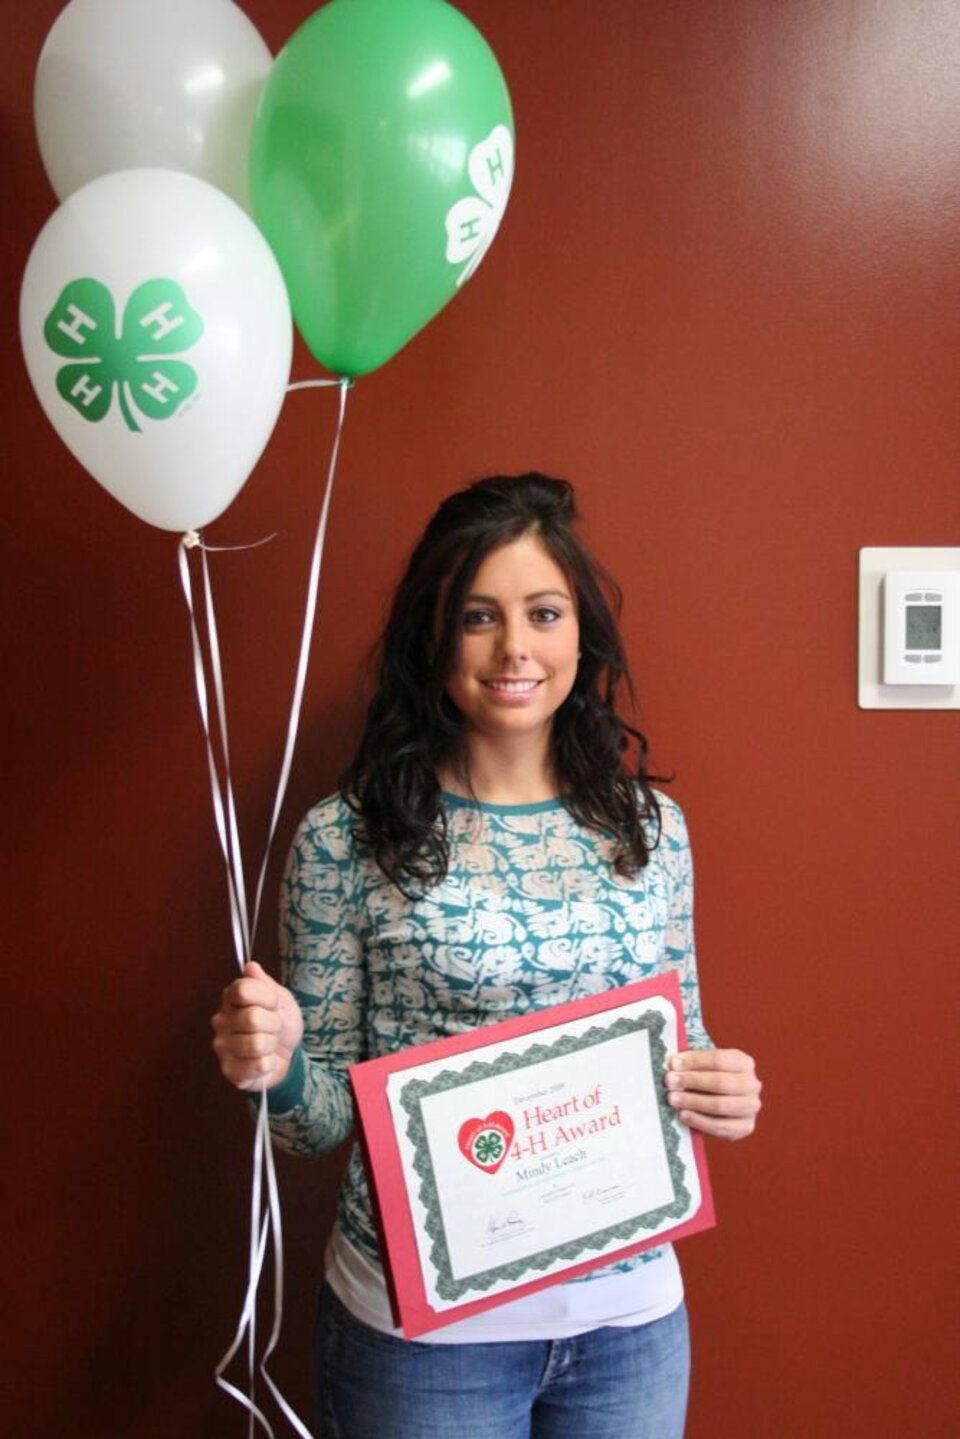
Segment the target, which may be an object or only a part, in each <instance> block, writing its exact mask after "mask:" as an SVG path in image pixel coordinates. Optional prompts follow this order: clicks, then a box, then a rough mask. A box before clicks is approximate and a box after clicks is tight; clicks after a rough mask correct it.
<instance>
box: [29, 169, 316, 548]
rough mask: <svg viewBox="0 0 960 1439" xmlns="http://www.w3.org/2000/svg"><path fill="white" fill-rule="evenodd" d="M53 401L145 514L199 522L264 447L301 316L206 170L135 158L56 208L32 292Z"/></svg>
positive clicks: (48, 396) (165, 521) (80, 442)
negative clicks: (157, 165) (151, 166)
mask: <svg viewBox="0 0 960 1439" xmlns="http://www.w3.org/2000/svg"><path fill="white" fill-rule="evenodd" d="M20 338H21V342H22V344H23V351H24V355H25V357H26V362H27V370H28V371H29V374H30V379H31V381H32V382H33V386H34V389H35V390H36V392H37V395H38V397H39V399H40V403H41V405H42V406H43V408H44V410H45V411H46V414H47V417H48V419H49V420H50V422H51V424H52V425H53V426H54V428H55V429H56V430H57V432H58V433H59V435H60V437H61V439H62V440H63V441H64V442H65V444H66V445H67V446H68V447H69V448H70V449H71V450H72V451H73V453H74V455H76V457H77V459H78V460H79V461H80V463H81V464H82V465H83V466H84V467H85V468H86V469H87V470H89V472H90V473H91V474H92V475H93V476H94V478H95V479H97V480H99V481H100V483H101V484H102V485H103V487H104V488H105V489H106V490H108V491H109V492H110V494H112V495H113V496H114V497H115V498H116V499H118V500H120V502H121V503H122V504H124V505H126V506H127V508H128V509H130V510H132V511H133V513H134V514H135V515H139V517H140V518H141V519H143V520H146V521H147V522H148V523H149V524H151V525H158V526H159V527H160V528H161V529H165V530H178V531H183V530H189V529H199V528H200V527H201V526H202V525H205V524H208V523H209V522H210V521H211V520H212V519H214V518H215V517H216V516H217V515H219V514H220V513H221V512H222V511H223V510H225V509H226V507H227V506H228V505H229V504H230V502H231V500H233V498H234V497H235V495H236V494H237V493H238V491H239V490H240V489H241V487H242V486H243V484H244V482H245V481H246V479H247V476H248V475H249V474H250V471H251V470H252V469H253V467H254V465H255V464H256V463H257V460H258V459H259V458H260V455H261V453H262V452H263V448H264V446H265V445H266V443H267V440H268V439H269V438H270V434H271V432H272V430H273V427H274V425H275V423H276V420H277V416H278V414H279V413H280V407H281V405H282V404H283V398H284V394H285V393H286V387H287V384H288V382H289V378H290V360H291V354H292V348H293V322H292V319H291V315H290V303H289V300H288V299H287V292H286V287H285V285H284V282H283V278H282V276H281V274H280V270H279V267H278V265H277V262H276V260H275V259H274V257H273V252H272V250H271V249H270V247H269V245H268V244H267V242H266V240H265V239H264V238H263V236H262V235H261V233H260V231H259V230H258V229H257V227H256V225H255V224H254V223H253V221H252V220H251V219H250V218H249V216H247V215H246V214H244V212H243V210H241V209H240V207H239V205H236V204H234V202H233V201H232V200H231V199H229V198H228V197H227V196H226V195H224V194H223V193H222V192H221V191H220V190H216V189H214V187H213V186H212V185H207V184H206V183H205V182H204V181H202V180H197V179H194V178H193V177H192V176H190V175H179V174H175V173H173V172H172V171H166V170H122V171H118V172H117V173H116V174H114V175H105V176H103V177H102V178H101V179H99V180H94V181H92V182H91V183H90V184H89V185H85V186H84V187H83V189H81V190H78V191H77V192H76V194H74V195H71V196H70V198H69V199H68V200H66V201H64V203H63V204H62V205H61V206H60V208H59V210H57V211H56V213H55V214H53V215H52V216H51V217H50V219H49V220H48V221H47V224H46V225H45V226H44V228H43V230H42V231H41V232H40V235H39V237H38V239H37V241H36V244H35V245H34V247H33V250H32V252H31V254H30V259H29V261H28V263H27V268H26V272H25V274H24V278H23V286H22V289H21V292H20Z"/></svg>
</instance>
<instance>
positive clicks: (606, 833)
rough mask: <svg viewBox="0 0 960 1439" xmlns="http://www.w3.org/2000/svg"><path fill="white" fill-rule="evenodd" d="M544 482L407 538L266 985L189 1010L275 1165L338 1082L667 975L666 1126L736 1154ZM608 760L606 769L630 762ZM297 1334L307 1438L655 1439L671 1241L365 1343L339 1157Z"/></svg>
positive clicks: (588, 576) (748, 1089)
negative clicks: (684, 1042) (355, 737)
mask: <svg viewBox="0 0 960 1439" xmlns="http://www.w3.org/2000/svg"><path fill="white" fill-rule="evenodd" d="M576 518H577V516H576V510H575V506H574V498H573V491H572V488H571V487H570V485H568V484H567V483H566V482H564V481H562V480H554V479H548V478H546V477H545V476H542V475H537V474H529V475H522V476H518V477H494V478H491V479H486V480H480V481H478V482H477V483H476V484H474V485H471V486H470V487H469V488H468V489H465V490H461V491H458V492H457V493H456V494H454V495H451V496H450V497H449V498H448V499H447V500H446V501H445V502H444V503H443V504H442V505H441V506H440V508H439V510H438V511H437V513H436V514H435V515H434V517H433V519H432V520H431V521H430V523H429V525H428V526H427V529H426V531H425V533H424V535H423V537H422V538H421V540H420V542H419V544H418V545H417V547H416V549H415V550H414V552H413V555H412V557H411V560H410V563H409V565H408V568H407V571H406V574H405V575H404V577H403V579H402V580H401V582H400V585H399V587H398V589H397V592H396V595H395V598H394V602H393V606H392V610H391V613H390V617H389V619H388V622H387V626H386V629H385V632H384V635H383V639H382V641H381V653H380V673H379V683H378V686H377V690H376V693H375V696H374V698H373V701H372V703H371V705H370V709H369V711H368V715H367V720H366V725H365V728H364V733H363V736H362V739H361V742H360V747H359V750H358V753H357V756H356V758H355V760H354V762H353V764H352V765H351V766H350V768H349V770H348V771H347V773H346V775H345V777H344V780H343V782H342V785H341V789H340V792H339V793H338V794H337V795H335V796H334V797H333V798H331V799H328V800H326V801H324V802H323V803H321V804H319V805H318V806H317V807H316V808H315V809H313V810H311V812H310V813H309V814H308V815H307V817H306V819H305V820H304V821H303V823H302V825H301V826H300V829H299V831H298V833H297V836H296V839H295V841H294V844H293V849H292V852H291V855H290V859H289V862H288V865H287V870H286V875H285V879H284V886H283V894H282V905H281V948H282V954H283V959H284V978H285V981H286V984H287V985H288V986H289V987H284V986H281V985H279V984H277V983H276V982H275V981H274V980H273V979H271V978H270V977H269V976H268V975H267V974H266V973H265V972H264V970H263V969H262V968H261V967H260V966H259V965H257V964H251V965H249V966H248V968H247V970H246V973H245V975H244V977H243V978H241V979H239V980H236V981H235V982H234V983H233V984H231V985H230V986H229V987H228V989H227V990H225V992H224V996H223V1003H222V1006H221V1009H220V1011H219V1013H218V1014H217V1015H216V1016H215V1017H214V1020H213V1026H214V1030H215V1036H216V1037H215V1040H214V1048H215V1050H216V1052H217V1055H218V1057H219V1060H220V1065H221V1069H222V1071H223V1073H224V1075H225V1076H226V1078H227V1079H228V1080H230V1081H231V1082H232V1083H233V1084H235V1085H236V1086H237V1087H238V1088H240V1089H245V1090H259V1089H262V1088H267V1089H269V1100H268V1102H269V1108H270V1112H271V1116H272V1127H273V1132H274V1135H275V1137H276V1139H277V1141H278V1143H280V1144H281V1145H283V1146H284V1147H285V1148H287V1149H289V1150H291V1151H293V1152H294V1153H297V1154H304V1155H313V1154H318V1153H323V1152H324V1151H325V1150H329V1149H332V1148H333V1147H334V1146H336V1145H338V1144H339V1143H341V1142H342V1140H343V1139H345V1138H346V1136H347V1135H348V1133H349V1131H350V1128H351V1123H352V1106H351V1099H350V1090H349V1085H348V1080H347V1069H348V1066H349V1065H350V1064H352V1063H354V1062H355V1061H357V1060H358V1059H364V1058H371V1057H373V1056H375V1055H380V1054H385V1053H388V1052H391V1051H395V1050H399V1049H403V1048H407V1047H409V1046H411V1045H418V1044H423V1043H425V1042H427V1041H429V1040H433V1039H438V1038H443V1037H445V1036H448V1035H454V1034H459V1033H462V1032H463V1031H464V1030H467V1029H472V1028H475V1027H478V1026H481V1025H485V1024H488V1023H492V1022H494V1021H496V1020H500V1019H504V1018H507V1017H509V1016H513V1015H517V1014H523V1013H527V1012H529V1011H531V1010H539V1009H542V1008H544V1007H546V1006H548V1005H554V1004H559V1003H562V1002H564V1001H567V1000H571V999H577V998H580V997H582V996H583V995H587V994H593V993H596V992H598V991H601V990H606V989H610V988H612V987H615V986H618V985H623V984H626V983H629V982H630V981H632V980H637V979H643V978H648V977H650V976H652V975H655V974H658V973H660V972H662V971H664V970H666V969H673V970H675V971H677V973H678V974H679V977H680V982H681V986H682V992H683V994H684V1002H685V1008H686V1014H685V1019H686V1027H687V1034H688V1039H689V1043H690V1049H689V1050H688V1051H686V1052H685V1053H683V1054H678V1055H674V1056H672V1057H671V1060H670V1064H669V1068H668V1071H667V1073H666V1075H665V1077H664V1082H665V1084H666V1086H667V1089H668V1098H669V1102H670V1103H671V1104H672V1105H673V1106H674V1107H675V1109H676V1110H677V1112H678V1115H679V1118H680V1119H681V1121H682V1122H683V1123H685V1124H688V1125H690V1126H691V1127H692V1128H694V1129H698V1130H701V1131H702V1132H704V1133H706V1134H713V1135H719V1136H722V1137H724V1138H728V1139H739V1138H742V1137H743V1136H745V1135H747V1134H749V1133H750V1132H751V1131H752V1129H753V1127H754V1123H755V1120H756V1115H757V1111H758V1110H759V1108H760V1084H759V1081H758V1080H757V1078H756V1075H755V1072H754V1063H753V1060H752V1059H751V1058H750V1057H749V1056H748V1055H746V1054H743V1053H741V1052H740V1051H738V1050H718V1049H714V1048H713V1047H712V1046H711V1043H710V1040H709V1038H708V1036H707V1034H706V1031H705V1030H704V1027H703V1020H702V1017H701V1012H700V998H699V990H698V984H697V972H696V962H695V957H694V946H693V921H692V900H693V894H692V870H691V862H690V850H689V844H688V840H687V832H686V828H685V825H684V820H683V816H682V815H681V812H680V810H679V809H678V807H677V805H676V804H675V803H673V802H672V801H670V800H668V799H667V798H665V797H664V796H662V795H658V794H657V793H655V792H654V790H653V789H652V788H651V787H650V784H649V783H648V778H647V773H646V743H645V741H644V739H643V736H642V735H640V734H639V733H638V732H637V731H635V730H633V729H632V728H630V727H629V726H628V725H627V724H626V723H625V721H624V720H623V719H622V718H621V717H620V716H619V715H618V713H617V699H618V694H619V691H620V689H621V687H622V686H623V685H624V684H625V683H628V682H629V681H628V675H627V666H626V661H625V659H624V655H623V650H622V646H621V643H620V638H619V635H618V633H617V627H616V623H615V621H614V618H613V615H612V613H611V608H610V605H609V604H608V602H607V599H606V598H605V593H604V591H605V590H609V591H612V593H614V594H615V595H616V593H617V592H616V589H615V586H613V585H612V582H610V581H609V580H608V579H607V578H606V577H605V576H604V574H603V572H602V571H601V570H600V569H599V567H598V565H597V564H596V562H595V561H594V560H593V559H592V558H591V557H590V555H589V554H588V552H587V551H586V549H585V548H584V546H583V544H582V542H581V541H580V539H579V538H578V536H577V534H576V531H575V523H576ZM631 770H632V773H631ZM326 1267H327V1277H326V1284H325V1286H324V1288H323V1290H322V1293H321V1299H320V1309H319V1318H318V1328H317V1340H316V1361H317V1402H318V1423H319V1426H320V1427H319V1432H320V1433H321V1434H322V1435H324V1439H328V1436H329V1439H336V1436H339V1439H453V1436H456V1439H568V1436H570V1439H572V1436H577V1439H582V1436H584V1435H589V1436H590V1439H614V1436H615V1439H678V1436H680V1435H682V1433H683V1425H684V1413H685V1408H686V1394H687V1377H688V1367H689V1348H688V1340H687V1326H686V1314H685V1311H684V1306H683V1288H682V1283H681V1279H680V1272H679V1268H678V1265H677V1260H676V1257H675V1255H674V1253H673V1250H672V1248H671V1247H670V1246H669V1245H665V1246H663V1247H661V1248H657V1249H653V1250H649V1251H646V1252H645V1253H643V1254H641V1255H638V1256H636V1257H635V1258H633V1259H630V1260H628V1261H626V1262H624V1263H619V1264H616V1265H612V1266H608V1267H606V1268H602V1269H599V1270H597V1271H595V1272H594V1273H592V1274H590V1275H588V1276H587V1277H586V1278H582V1279H579V1280H577V1281H574V1282H572V1283H565V1284H557V1285H554V1286H552V1287H548V1288H547V1289H543V1290H541V1291H539V1292H537V1293H535V1294H532V1295H528V1296H526V1297H523V1298H520V1299H517V1300H514V1301H512V1302H509V1303H506V1304H504V1305H501V1306H499V1307H495V1308H492V1309H489V1310H486V1311H485V1312H483V1313H481V1314H478V1315H474V1316H472V1317H470V1318H467V1319H462V1320H459V1321H456V1322H454V1323H452V1324H450V1325H447V1326H446V1327H444V1328H442V1329H439V1330H437V1331H435V1332H434V1333H432V1334H430V1335H429V1336H427V1338H426V1339H425V1340H423V1341H416V1342H414V1341H408V1340H405V1339H404V1338H402V1336H400V1335H399V1334H398V1332H397V1331H396V1330H395V1329H394V1328H393V1324H392V1319H391V1313H390V1305H389V1302H388V1299H387V1294H386V1290H385V1286H384V1280H383V1274H382V1270H381V1268H380V1263H379V1257H378V1251H377V1241H376V1235H375V1230H374V1225H373V1220H372V1217H371V1213H370V1201H369V1195H368V1192H367V1187H366V1182H365V1178H364V1174H363V1167H362V1164H361V1160H360V1156H359V1154H358V1151H357V1148H356V1146H354V1149H353V1152H352V1155H351V1159H350V1162H349V1165H348V1168H347V1172H346V1175H345V1178H344V1181H343V1186H342V1189H341V1195H340V1204H339V1212H338V1219H337V1224H336V1227H335V1231H334V1234H333V1236H332V1238H331V1241H330V1244H329V1247H328V1252H327V1266H326Z"/></svg>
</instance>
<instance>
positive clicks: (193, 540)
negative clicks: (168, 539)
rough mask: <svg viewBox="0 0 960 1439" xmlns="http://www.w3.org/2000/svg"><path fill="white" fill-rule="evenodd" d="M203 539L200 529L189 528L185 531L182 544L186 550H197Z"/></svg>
mask: <svg viewBox="0 0 960 1439" xmlns="http://www.w3.org/2000/svg"><path fill="white" fill-rule="evenodd" d="M201 543H202V541H201V539H200V533H199V531H198V530H187V531H186V532H185V533H184V536H183V539H182V540H181V544H182V545H183V548H184V549H185V550H195V549H196V548H197V546H198V545H199V544H201Z"/></svg>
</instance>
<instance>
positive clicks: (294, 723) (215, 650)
mask: <svg viewBox="0 0 960 1439" xmlns="http://www.w3.org/2000/svg"><path fill="white" fill-rule="evenodd" d="M352 383H353V382H352V380H349V379H342V380H305V381H301V382H298V383H296V384H293V385H290V386H289V387H288V388H289V389H290V390H300V389H313V388H319V387H326V386H333V385H336V386H338V387H339V390H340V407H339V413H338V416H337V427H336V432H335V434H334V440H333V446H332V449H331V453H330V462H329V466H328V469H327V481H326V486H325V488H324V495H323V503H322V505H321V509H320V516H319V519H318V522H317V531H316V537H315V539H314V545H313V554H312V557H311V561H310V572H309V578H308V581H307V598H306V605H305V609H304V617H303V631H302V634H301V638H300V651H299V657H298V661H297V670H296V677H295V680H294V688H293V697H292V699H291V703H290V716H289V720H288V723H287V738H286V744H285V746H284V752H283V758H282V761H281V765H280V774H279V778H278V780H277V791H276V797H275V799H274V805H273V811H272V814H271V818H270V825H269V830H268V833H267V840H266V844H265V846H264V853H263V859H262V861H261V864H260V871H259V876H258V879H257V887H256V891H255V898H254V904H253V913H252V916H251V914H250V909H249V906H248V903H247V892H246V884H245V880H244V866H243V856H242V853H241V848H240V832H239V826H238V824H237V807H236V803H235V800H234V790H233V778H232V775H231V770H230V747H229V740H228V735H227V709H226V697H225V690H224V683H223V668H222V664H221V660H220V644H219V639H218V634H217V622H216V612H215V608H214V603H213V586H212V582H211V578H210V567H209V565H208V562H207V554H208V553H209V552H210V547H209V546H207V545H206V544H204V542H203V539H202V536H201V535H200V534H198V533H197V531H195V530H189V531H188V532H187V533H186V534H185V535H184V536H183V537H182V539H181V541H180V548H179V567H180V583H181V586H182V589H183V594H184V599H185V601H186V605H187V610H188V613H189V616H190V635H191V643H192V649H193V673H194V686H195V689H196V694H197V706H198V709H199V711H200V721H201V724H202V726H203V732H204V737H205V740H206V747H207V767H208V771H209V776H210V794H211V799H212V802H213V815H214V824H215V827H216V832H217V838H218V840H219V842H220V849H221V853H222V854H223V858H224V864H225V867H226V874H227V897H228V901H229V905H230V927H231V933H232V936H233V945H234V951H235V954H236V960H237V965H238V968H239V969H240V971H241V973H242V971H243V968H244V966H245V965H246V964H247V963H248V962H249V960H250V959H251V958H252V957H253V953H254V947H255V944H256V935H257V926H258V922H259V918H260V904H261V900H262V898H263V887H264V882H265V880H266V874H267V868H268V865H269V862H270V854H271V850H272V847H273V840H274V837H275V835H276V829H277V822H278V820H279V817H280V811H281V809H282V807H283V801H284V797H285V795H286V792H287V784H288V782H289V779H290V770H291V767H292V764H293V754H294V749H295V747H296V739H297V732H298V730H299V726H300V714H301V710H302V707H303V693H304V687H305V684H306V677H307V664H308V660H309V654H310V640H311V638H312V635H313V626H314V620H315V617H316V608H317V593H318V590H319V585H320V571H321V568H322V564H323V549H324V542H325V539H326V533H327V521H328V518H329V514H330V501H331V498H332V495H333V481H334V476H335V474H336V468H337V460H338V457H339V453H340V437H341V434H342V432H343V420H344V414H345V410H346V402H347V390H348V389H349V388H350V387H351V385H352ZM269 538H272V536H270V537H269ZM259 543H261V544H262V543H265V541H260V542H259ZM237 548H244V549H245V548H252V546H238V547H237ZM196 549H199V551H200V557H201V567H202V575H203V596H204V620H205V628H206V634H207V641H208V650H209V653H208V656H207V660H208V663H209V669H210V677H211V681H212V686H213V692H214V699H215V702H216V717H217V730H218V732H219V739H220V763H219V765H218V759H217V755H216V751H215V745H214V734H213V729H212V726H211V723H210V705H209V701H208V695H207V683H206V670H205V664H204V652H203V644H202V641H201V636H200V630H199V627H198V625H197V618H196V610H195V607H194V601H193V587H192V583H191V578H190V553H191V551H193V550H196ZM221 768H222V772H223V782H222V783H221V779H220V769H221ZM264 1190H265V1191H266V1198H264ZM271 1239H272V1247H273V1269H274V1291H273V1324H272V1327H271V1330H270V1334H269V1337H268V1339H267V1343H266V1345H265V1347H264V1351H263V1355H262V1356H261V1359H260V1362H259V1365H258V1364H257V1357H256V1350H257V1344H256V1308H257V1296H258V1293H259V1288H260V1279H261V1276H262V1273H263V1266H264V1262H265V1259H266V1252H267V1248H268V1245H269V1243H270V1240H271ZM282 1322H283V1229H282V1224H281V1217H280V1196H279V1189H278V1186H277V1177H276V1171H275V1167H274V1160H273V1147H272V1145H271V1143H270V1128H269V1115H268V1109H267V1096H266V1092H265V1091H264V1092H263V1093H262V1094H261V1096H260V1103H259V1106H258V1110H257V1122H256V1131H255V1138H254V1153H253V1180H252V1184H251V1194H250V1247H249V1257H248V1276H247V1290H246V1294H245V1297H244V1301H243V1306H242V1309H241V1313H240V1319H239V1321H238V1324H237V1329H236V1332H235V1334H234V1337H233V1340H232V1341H231V1344H230V1347H229V1348H228V1350H227V1352H226V1353H225V1354H224V1356H223V1358H222V1359H221V1360H220V1362H219V1364H218V1365H217V1367H216V1370H215V1378H216V1383H217V1385H218V1386H219V1387H220V1388H221V1389H222V1390H223V1391H224V1392H225V1393H226V1394H229V1395H230V1396H231V1397H232V1398H234V1399H236V1400H237V1401H238V1403H240V1404H241V1405H242V1406H243V1407H244V1408H245V1409H246V1410H247V1413H248V1417H249V1425H248V1434H249V1435H250V1436H252V1435H253V1432H254V1428H255V1426H259V1427H260V1428H261V1429H262V1430H263V1432H264V1433H265V1434H267V1435H268V1436H269V1439H274V1431H273V1428H272V1427H271V1424H270V1421H269V1420H268V1418H267V1417H266V1415H265V1414H264V1412H263V1410H262V1409H261V1408H260V1407H259V1405H258V1404H257V1403H256V1400H255V1387H256V1376H257V1373H259V1374H260V1376H261V1377H262V1379H263V1381H264V1383H265V1384H266V1387H267V1389H268V1390H269V1392H270V1394H271V1395H272V1397H273V1399H274V1401H275V1402H276V1404H277V1406H278V1408H279V1409H280V1410H281V1412H282V1413H283V1415H284V1416H285V1417H286V1419H287V1420H288V1421H289V1423H290V1425H291V1426H292V1428H293V1429H294V1430H295V1431H296V1433H297V1434H298V1435H300V1439H311V1435H310V1431H309V1430H308V1429H307V1428H306V1427H305V1426H304V1424H303V1422H302V1421H301V1420H300V1419H299V1418H298V1417H297V1415H296V1414H295V1413H294V1411H293V1409H292V1408H291V1407H290V1405H289V1403H288V1402H287V1400H286V1399H285V1398H284V1396H283V1395H282V1394H281V1392H280V1390H279V1389H278V1388H277V1385H276V1383H275V1382H274V1380H273V1377H272V1376H271V1374H270V1373H269V1370H268V1369H267V1361H268V1360H269V1358H270V1356H271V1355H272V1354H273V1352H274V1350H275V1349H276V1347H277V1343H278V1342H279V1338H280V1330H281V1327H282ZM244 1339H246V1341H247V1342H246V1349H247V1388H248V1392H247V1393H244V1392H243V1391H242V1390H241V1389H240V1388H239V1387H238V1386H237V1385H235V1384H233V1383H231V1382H230V1381H229V1380H228V1379H227V1378H226V1377H225V1375H226V1371H227V1370H228V1369H229V1367H230V1365H231V1364H232V1362H233V1360H234V1359H235V1357H236V1355H237V1354H238V1353H239V1351H240V1348H241V1346H242V1345H243V1342H244Z"/></svg>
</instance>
